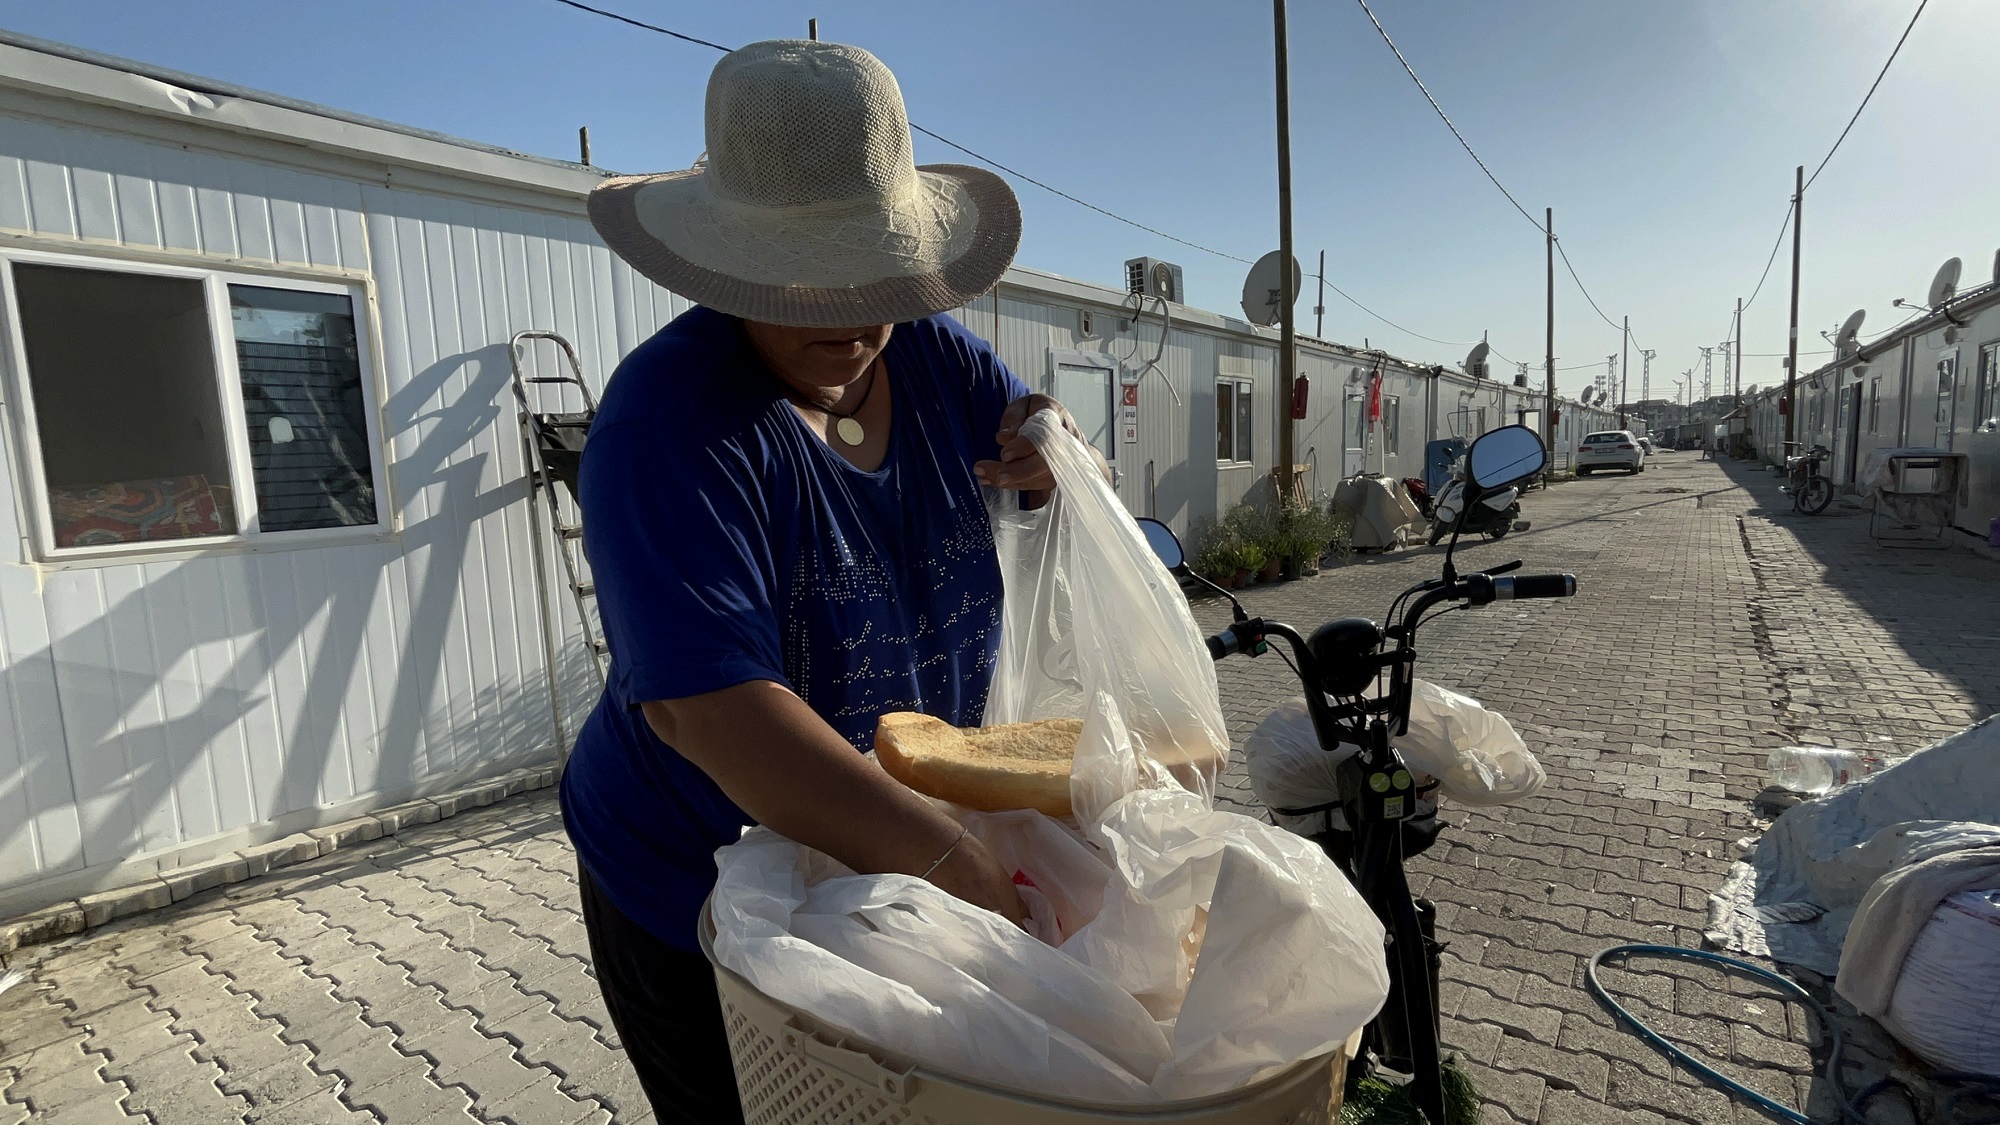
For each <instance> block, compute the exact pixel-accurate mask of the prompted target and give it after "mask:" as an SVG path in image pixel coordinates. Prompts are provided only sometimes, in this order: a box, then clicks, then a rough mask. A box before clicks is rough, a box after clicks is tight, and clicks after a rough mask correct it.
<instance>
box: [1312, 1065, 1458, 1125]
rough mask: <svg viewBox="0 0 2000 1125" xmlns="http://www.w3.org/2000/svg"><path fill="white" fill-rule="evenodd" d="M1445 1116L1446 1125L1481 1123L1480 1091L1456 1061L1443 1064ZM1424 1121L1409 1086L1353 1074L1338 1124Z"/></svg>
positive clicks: (1416, 1124) (1413, 1124)
mask: <svg viewBox="0 0 2000 1125" xmlns="http://www.w3.org/2000/svg"><path fill="white" fill-rule="evenodd" d="M1444 1116H1445V1122H1446V1125H1479V1094H1478V1092H1477V1091H1475V1090H1474V1089H1473V1088H1472V1076H1471V1075H1468V1074H1467V1073H1466V1072H1465V1071H1464V1069H1462V1068H1461V1067H1460V1066H1459V1065H1458V1063H1457V1061H1456V1060H1451V1061H1447V1062H1446V1063H1445V1064H1444ZM1423 1120H1424V1118H1423V1115H1422V1114H1420V1113H1418V1112H1417V1107H1416V1104H1415V1103H1414V1102H1412V1101H1411V1100H1410V1095H1409V1091H1408V1088H1407V1087H1403V1086H1392V1085H1390V1084H1389V1083H1387V1082H1384V1081H1382V1080H1381V1079H1379V1078H1367V1077H1359V1076H1355V1075H1353V1074H1352V1073H1350V1077H1349V1078H1348V1082H1347V1094H1346V1097H1345V1098H1343V1099H1342V1101H1341V1104H1340V1121H1339V1125H1423Z"/></svg>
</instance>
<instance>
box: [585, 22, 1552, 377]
mask: <svg viewBox="0 0 2000 1125" xmlns="http://www.w3.org/2000/svg"><path fill="white" fill-rule="evenodd" d="M556 3H558V4H564V5H567V6H569V7H571V8H575V9H577V10H578V11H583V12H589V13H590V14H591V15H595V16H602V17H604V18H605V19H609V20H616V21H617V22H619V23H622V24H628V25H630V26H632V27H636V28H640V29H642V30H645V31H652V32H657V33H658V34H661V35H670V36H672V37H673V38H675V39H679V40H681V41H683V42H687V43H694V44H697V45H699V46H703V47H708V48H711V49H713V50H717V51H722V52H724V53H727V52H728V51H729V50H730V49H731V48H728V47H725V46H723V45H722V44H720V43H713V42H710V41H709V40H706V39H700V38H697V37H695V36H692V35H683V34H682V33H680V32H678V31H673V30H670V29H668V28H664V27H660V26H658V25H656V24H650V23H646V22H645V21H643V20H636V19H633V18H632V17H630V16H625V15H620V14H619V13H617V12H613V11H608V10H606V9H604V8H596V7H592V6H591V5H589V4H585V3H582V2H581V0H556ZM1363 7H1364V8H1365V7H1366V5H1363ZM1370 18H1373V14H1372V13H1371V14H1370ZM1376 26H1377V27H1378V28H1379V27H1380V26H1381V25H1380V24H1377V25H1376ZM1383 38H1384V39H1387V38H1388V36H1387V33H1384V35H1383ZM1389 46H1390V49H1391V50H1394V49H1395V44H1394V43H1390V44H1389ZM1398 57H1399V58H1400V57H1401V56H1400V55H1398ZM1407 65H1408V64H1405V66H1407ZM1410 76H1411V77H1412V78H1415V77H1416V74H1415V72H1414V71H1413V72H1411V75H1410ZM1417 85H1418V87H1419V88H1421V87H1422V86H1423V83H1422V82H1421V81H1419V82H1418V83H1417ZM1425 96H1426V97H1428V96H1429V92H1428V91H1426V92H1425ZM1431 104H1432V105H1436V104H1437V103H1436V102H1432V103H1431ZM1438 112H1439V114H1440V115H1442V114H1443V112H1444V111H1443V110H1439V111H1438ZM1445 124H1446V125H1450V124H1451V121H1450V120H1449V119H1446V121H1445ZM910 129H911V131H913V132H917V133H922V134H923V135H924V136H926V137H929V138H930V139H932V140H934V141H936V142H938V143H939V144H941V145H944V146H946V147H947V148H951V149H953V150H955V151H958V152H961V153H964V154H965V155H966V156H969V157H971V158H972V159H974V160H977V161H979V162H980V163H981V164H985V165H987V166H988V167H990V168H993V169H995V170H996V171H1000V172H1004V173H1006V174H1007V175H1009V176H1012V177H1014V178H1015V179H1017V180H1020V181H1022V182H1023V183H1027V184H1032V185H1034V186H1035V187H1038V188H1041V189H1042V190H1043V191H1046V192H1048V193H1049V194H1051V195H1055V196H1059V197H1060V198H1063V199H1066V200H1068V201H1069V202H1071V203H1074V204H1076V205H1077V206H1078V207H1082V208H1084V209H1085V210H1088V211H1093V212H1096V213H1097V214H1099V215H1102V216H1104V217H1105V218H1107V219H1111V220H1114V221H1116V222H1120V223H1123V224H1125V225H1126V226H1128V227H1132V228H1133V229H1135V230H1141V231H1144V232H1146V233H1147V234H1150V235H1153V236H1154V237H1156V238H1164V239H1166V240H1167V241H1168V242H1172V243H1174V244H1176V245H1179V246H1185V247H1187V248H1188V249H1190V250H1199V251H1201V252H1202V253H1204V254H1212V255H1214V256H1215V257H1218V258H1223V259H1226V260H1228V261H1231V262H1240V263H1242V264H1243V265H1246V266H1248V265H1255V264H1256V263H1255V262H1253V261H1252V260H1251V259H1249V258H1245V257H1241V256H1239V255H1236V254H1231V253H1229V252H1228V251H1227V250H1217V249H1216V248H1214V247H1213V246H1204V245H1202V244H1201V243H1199V242H1194V241H1191V240H1189V239H1185V238H1182V237H1180V236H1179V235H1173V234H1168V233H1167V232H1166V231H1163V230H1161V229H1159V228H1158V227H1152V226H1148V225H1146V224H1145V223H1142V222H1139V221H1138V220H1137V219H1129V218H1126V217H1125V216H1124V215H1120V214H1118V213H1117V212H1116V211H1111V210H1108V209H1106V208H1103V207H1099V206H1098V205H1097V204H1095V203H1092V202H1090V201H1089V200H1087V199H1080V198H1078V197H1077V196H1074V195H1071V194H1070V193H1069V192H1066V191H1064V190H1062V189H1061V188H1059V187H1056V186H1055V185H1053V184H1049V183H1046V182H1044V181H1042V180H1038V179H1036V178H1035V177H1033V176H1030V175H1028V174H1027V173H1026V172H1022V171H1020V170H1019V169H1016V168H1011V167H1008V166H1007V165H1005V164H1002V163H1000V162H999V161H998V160H995V159H993V158H992V157H990V156H987V155H985V154H984V153H980V152H975V151H973V150H972V149H970V148H967V147H966V146H964V145H962V144H959V143H958V142H957V141H954V140H952V139H951V138H949V137H946V136H944V135H943V134H941V133H938V132H936V131H934V130H931V129H927V128H925V127H924V126H922V125H919V124H917V123H916V122H914V121H912V122H910ZM1457 131H1458V130H1457V129H1456V128H1454V129H1453V130H1452V132H1453V133H1456V132H1457ZM1463 141H1464V138H1462V137H1461V138H1460V142H1461V143H1463ZM1466 151H1467V152H1471V151H1472V150H1471V149H1470V148H1469V147H1468V148H1467V149H1466ZM1473 159H1474V160H1478V159H1479V156H1478V154H1477V153H1474V154H1473ZM1484 166H1485V165H1484V164H1483V163H1482V164H1481V167H1484ZM1487 174H1488V175H1489V176H1491V175H1492V173H1490V172H1489V173H1487ZM1494 184H1495V185H1496V186H1498V184H1499V181H1498V180H1495V181H1494ZM1500 190H1501V191H1503V192H1504V191H1506V190H1507V189H1506V188H1504V187H1503V188H1501V189H1500ZM1508 198H1510V199H1511V198H1512V196H1509V197H1508ZM1519 206H1520V204H1518V203H1517V204H1515V207H1516V208H1518V207H1519ZM1522 213H1523V214H1526V212H1525V211H1524V212H1522ZM1529 221H1530V222H1533V221H1534V220H1533V218H1532V217H1530V219H1529ZM1536 229H1537V230H1540V229H1541V228H1540V227H1539V226H1537V227H1536ZM1572 276H1574V271H1572ZM1321 280H1325V279H1324V278H1323V277H1322V278H1321ZM1577 284H1578V285H1579V287H1580V286H1581V285H1582V282H1578V283H1577ZM1326 287H1327V288H1328V289H1331V290H1333V291H1334V292H1335V293H1338V294H1339V295H1340V298H1341V299H1342V300H1344V301H1346V302H1347V303H1348V304H1351V305H1353V306H1354V307H1355V308H1357V309H1360V310H1361V311H1362V312H1365V313H1367V314H1368V315H1369V316H1372V317H1374V318H1375V319H1376V320H1379V321H1381V322H1382V323H1384V324H1386V325H1388V326H1389V327H1391V328H1394V329H1395V330H1396V331H1398V332H1401V333H1403V334H1404V335H1407V336H1414V337H1416V338H1417V339H1419V340H1427V341H1429V342H1431V343H1433V344H1445V345H1449V346H1453V347H1458V346H1469V345H1471V344H1475V343H1478V342H1479V341H1477V340H1441V339H1439V338H1437V337H1436V336H1427V335H1425V334H1424V333H1422V332H1418V331H1416V330H1415V329H1411V328H1405V327H1403V326H1402V325H1400V324H1398V323H1396V322H1395V321H1393V320H1390V319H1389V318H1388V317H1386V316H1383V315H1382V314H1381V313H1378V312H1376V311H1375V310H1374V309H1371V308H1369V307H1368V306H1367V305H1364V304H1362V303H1361V302H1360V301H1358V300H1355V299H1354V297H1353V296H1352V295H1350V294H1349V293H1348V292H1347V291H1346V290H1344V289H1342V288H1341V287H1340V286H1338V285H1335V284H1333V283H1332V282H1330V281H1328V282H1327V283H1326ZM1585 296H1586V297H1587V296H1589V294H1587V293H1586V294H1585ZM1495 354H1498V353H1495ZM1508 362H1510V363H1511V362H1513V361H1511V360H1509V361H1508Z"/></svg>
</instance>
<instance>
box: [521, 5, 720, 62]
mask: <svg viewBox="0 0 2000 1125" xmlns="http://www.w3.org/2000/svg"><path fill="white" fill-rule="evenodd" d="M556 3H558V4H567V5H569V6H570V7H572V8H575V9H576V10H578V11H580V12H589V13H590V14H591V15H593V16H603V17H604V18H605V19H608V20H617V21H618V22H619V23H626V24H631V25H632V26H633V27H637V28H643V29H645V30H647V31H657V32H659V33H660V34H661V35H671V36H673V37H674V38H676V39H679V40H681V41H682V42H686V43H693V44H696V45H698V46H702V47H713V48H715V49H716V50H718V51H721V52H722V53H724V54H728V53H729V50H730V48H728V47H725V46H723V45H722V44H720V43H711V42H709V41H708V40H706V39H696V38H695V37H694V36H692V35H682V34H681V33H680V32H678V31H669V30H668V29H666V28H664V27H659V26H657V25H655V24H650V23H647V22H645V21H644V20H635V19H633V18H632V17H631V16H621V15H619V14H618V13H617V12H607V11H605V10H604V9H603V8H593V7H591V6H590V5H588V4H580V3H578V2H577V0H556Z"/></svg>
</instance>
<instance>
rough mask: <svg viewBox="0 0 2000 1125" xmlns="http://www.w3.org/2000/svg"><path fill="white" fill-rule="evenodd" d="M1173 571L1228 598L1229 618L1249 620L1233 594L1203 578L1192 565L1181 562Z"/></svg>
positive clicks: (1241, 620) (1236, 620)
mask: <svg viewBox="0 0 2000 1125" xmlns="http://www.w3.org/2000/svg"><path fill="white" fill-rule="evenodd" d="M1174 573H1175V574H1177V575H1185V576H1187V577H1189V578H1192V579H1194V580H1195V581H1196V582H1199V583H1201V584H1202V585H1204V586H1206V587H1208V588H1209V589H1211V590H1214V591H1215V592H1216V593H1218V594H1221V595H1222V596H1223V597H1225V598H1228V599H1229V617H1230V620H1232V621H1235V622H1238V623H1241V622H1244V621H1248V620H1250V615H1249V614H1248V613H1245V612H1244V611H1243V603H1242V602H1239V601H1237V600H1236V595H1235V594H1232V593H1230V592H1229V591H1228V590H1225V589H1223V588H1222V587H1221V586H1218V585H1216V584H1215V583H1213V582H1210V581H1209V580H1208V579H1206V578H1203V577H1202V576H1201V573H1200V572H1199V571H1196V570H1195V569H1194V568H1193V567H1190V566H1188V565H1186V564H1182V565H1180V566H1177V567H1175V568H1174Z"/></svg>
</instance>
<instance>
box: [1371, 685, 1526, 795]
mask: <svg viewBox="0 0 2000 1125" xmlns="http://www.w3.org/2000/svg"><path fill="white" fill-rule="evenodd" d="M1393 742H1394V743H1395V746H1396V749H1397V750H1398V751H1400V752H1401V753H1402V755H1403V762H1404V764H1405V765H1408V766H1409V767H1410V768H1411V769H1413V770H1417V771H1419V772H1422V773H1427V774H1430V775H1431V776H1432V777H1435V778H1437V779H1438V789H1439V790H1440V791H1442V792H1443V793H1444V795H1445V796H1447V797H1450V798H1451V799H1452V800H1454V801H1457V802H1458V803H1459V804H1462V805H1506V804H1512V803H1513V802H1515V801H1520V800H1524V799H1526V798H1528V797H1532V796H1534V795H1535V793H1536V792H1537V791H1538V790H1540V789H1541V787H1542V783H1543V782H1545V781H1547V780H1548V775H1547V774H1545V773H1543V772H1542V764H1541V763H1540V762H1538V761H1536V760H1535V755H1534V754H1533V753H1532V752H1530V751H1529V749H1528V744H1527V743H1526V742H1523V741H1522V740H1521V735H1520V733H1519V732H1517V731H1516V730H1515V729H1514V724H1512V723H1510V722H1508V721H1507V717H1506V716H1505V715H1502V714H1501V713H1500V712H1498V711H1489V710H1487V709H1486V707H1485V706H1484V705H1483V704H1481V703H1480V702H1479V701H1478V700H1477V699H1474V698H1472V697H1471V696H1469V695H1460V694H1459V693H1457V692H1455V691H1451V690H1449V689H1446V688H1441V687H1439V686H1437V685H1436V684H1434V683H1431V682H1430V681H1429V680H1417V681H1416V682H1415V683H1414V684H1413V685H1412V687H1411V692H1410V730H1409V733H1407V734H1405V735H1402V736H1401V737H1399V738H1396V739H1393Z"/></svg>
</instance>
